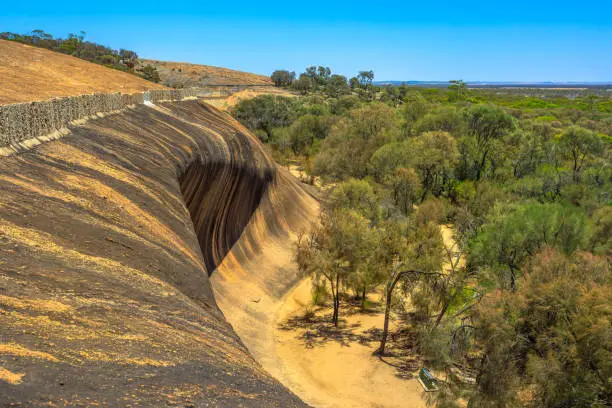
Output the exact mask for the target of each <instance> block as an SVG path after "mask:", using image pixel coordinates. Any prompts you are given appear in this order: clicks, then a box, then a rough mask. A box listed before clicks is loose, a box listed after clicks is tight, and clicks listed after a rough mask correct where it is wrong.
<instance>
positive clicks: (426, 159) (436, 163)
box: [408, 132, 458, 201]
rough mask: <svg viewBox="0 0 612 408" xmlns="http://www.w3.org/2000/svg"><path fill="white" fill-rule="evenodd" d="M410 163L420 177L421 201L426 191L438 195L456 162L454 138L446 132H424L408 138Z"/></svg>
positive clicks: (456, 154)
mask: <svg viewBox="0 0 612 408" xmlns="http://www.w3.org/2000/svg"><path fill="white" fill-rule="evenodd" d="M409 143H410V148H409V149H408V150H409V151H410V152H411V156H412V158H411V160H410V161H411V164H412V166H413V167H414V168H415V169H416V171H417V173H418V174H419V177H420V178H421V185H422V187H423V190H422V195H421V201H423V200H424V199H425V197H426V195H427V193H433V194H434V195H436V196H439V195H440V194H441V193H442V191H443V189H444V187H445V185H446V183H447V182H448V180H449V179H450V177H451V174H452V170H453V168H454V166H455V163H456V162H457V158H458V151H457V144H456V142H455V139H454V138H453V137H452V136H451V135H450V134H449V133H447V132H425V133H423V134H422V135H421V136H419V137H416V138H413V139H411V140H410V142H409Z"/></svg>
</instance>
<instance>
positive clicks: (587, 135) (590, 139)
mask: <svg viewBox="0 0 612 408" xmlns="http://www.w3.org/2000/svg"><path fill="white" fill-rule="evenodd" d="M559 146H560V147H561V151H562V152H563V154H564V155H565V156H566V157H568V158H569V159H570V160H571V161H572V171H573V177H574V181H578V180H579V177H580V172H581V170H582V168H583V165H584V162H585V160H587V159H588V158H589V157H591V156H592V155H595V154H598V153H601V152H602V151H603V142H602V140H601V138H600V137H599V136H598V135H597V134H596V133H594V132H592V131H590V130H588V129H584V128H581V127H579V126H570V127H568V128H567V129H566V130H565V131H564V132H563V133H562V134H561V137H560V138H559Z"/></svg>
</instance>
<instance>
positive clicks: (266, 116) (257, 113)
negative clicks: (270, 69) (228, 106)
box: [232, 95, 296, 139]
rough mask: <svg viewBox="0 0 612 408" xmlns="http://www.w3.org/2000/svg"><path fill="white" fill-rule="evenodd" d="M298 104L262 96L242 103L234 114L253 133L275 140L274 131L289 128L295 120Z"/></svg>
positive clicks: (290, 99) (276, 97)
mask: <svg viewBox="0 0 612 408" xmlns="http://www.w3.org/2000/svg"><path fill="white" fill-rule="evenodd" d="M295 104H296V102H295V101H294V100H293V99H292V98H287V97H283V96H273V95H260V96H257V97H255V98H253V99H245V100H242V101H240V102H239V103H238V104H237V105H236V106H235V107H234V109H233V110H232V114H233V115H234V117H235V118H236V119H238V120H239V121H240V122H241V123H242V124H243V125H245V126H246V127H248V128H249V129H251V130H253V131H262V132H264V133H265V135H266V138H270V139H272V138H273V129H274V128H277V127H283V126H289V125H290V124H291V123H293V121H294V120H295V114H296V106H295Z"/></svg>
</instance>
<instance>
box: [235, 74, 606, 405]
mask: <svg viewBox="0 0 612 408" xmlns="http://www.w3.org/2000/svg"><path fill="white" fill-rule="evenodd" d="M370 74H371V73H370V72H367V71H364V72H362V73H361V74H360V75H358V76H356V77H355V78H353V79H351V80H347V79H346V78H343V77H342V78H338V76H334V75H333V74H332V73H331V71H330V70H329V69H326V68H324V67H316V68H315V67H311V68H309V69H307V70H306V72H305V73H303V74H301V75H299V76H297V79H296V76H295V75H294V74H292V73H289V72H283V73H277V75H276V78H277V80H278V81H277V82H278V84H279V85H282V86H290V87H292V88H293V89H295V90H297V91H299V92H301V93H302V94H303V96H301V97H298V98H283V97H273V96H263V97H258V98H255V99H252V100H250V101H244V102H241V103H240V104H239V105H238V106H237V107H236V108H235V110H234V114H235V115H236V117H237V118H238V119H239V120H240V121H242V122H243V123H244V124H245V125H246V126H248V127H250V128H251V129H253V130H254V131H255V132H256V133H257V134H258V135H259V136H260V137H261V138H262V140H263V141H265V142H266V143H267V145H268V147H269V148H270V149H271V150H272V152H273V154H274V155H275V157H276V158H277V159H278V160H279V161H281V162H282V163H285V164H292V163H293V164H297V165H299V166H302V167H303V168H304V170H305V171H306V172H308V173H309V175H310V176H311V177H310V178H309V180H310V181H311V182H315V181H319V182H321V183H322V184H323V185H327V186H328V188H325V190H324V191H325V192H326V193H324V210H323V213H322V216H321V219H320V220H319V221H317V222H316V223H314V225H313V229H312V231H311V232H309V233H304V234H302V235H300V237H299V240H298V241H299V242H298V245H297V253H296V261H297V263H298V266H299V268H300V270H301V271H302V272H303V273H305V274H309V275H311V276H313V278H314V282H315V287H314V289H313V290H314V292H313V293H314V294H316V298H317V299H321V298H325V296H322V295H321V293H324V292H329V291H331V294H330V295H331V296H330V300H331V301H332V304H333V310H334V312H333V314H332V321H333V323H334V324H338V322H339V320H341V318H342V302H343V299H345V298H346V297H347V296H351V297H355V298H357V299H361V301H362V304H363V305H364V307H366V304H367V302H366V298H367V296H368V294H369V293H372V292H373V291H374V290H377V289H381V288H386V292H385V294H386V295H387V298H388V300H389V302H388V304H389V305H390V307H392V308H395V310H401V311H402V313H401V315H402V316H405V317H404V328H405V330H408V331H409V332H410V333H412V334H413V338H415V339H416V340H415V342H416V344H415V345H414V346H415V347H416V349H417V350H418V352H419V354H420V356H421V358H422V359H423V360H424V362H425V364H426V365H427V366H428V367H431V368H433V369H435V370H437V371H436V372H439V373H444V374H443V375H440V376H439V377H440V378H439V385H440V391H438V392H437V393H434V394H432V396H431V397H432V401H434V402H436V403H437V405H438V406H440V407H455V406H464V405H462V404H464V403H465V401H468V406H471V407H514V406H521V407H570V406H572V407H574V406H575V407H587V406H588V407H594V406H609V402H610V400H611V398H612V385H611V384H612V383H611V379H612V355H611V351H612V340H611V339H612V336H611V335H610V334H611V331H610V328H611V327H612V308H611V306H610V305H612V275H611V274H610V256H611V254H612V252H611V248H612V247H611V244H612V241H611V238H612V234H611V231H612V207H611V206H610V203H611V197H610V193H611V191H612V188H611V187H612V184H611V178H612V168H611V166H610V164H611V163H610V152H611V150H610V141H611V140H612V139H611V137H612V104H611V99H610V97H609V96H605V94H598V93H597V92H590V91H565V93H563V92H560V91H556V90H554V91H545V90H507V91H506V90H472V89H468V88H467V87H466V86H465V84H464V83H463V82H461V81H453V82H452V83H451V84H450V86H449V88H448V89H420V88H410V87H406V86H402V87H390V88H379V87H375V86H374V85H372V79H373V74H371V75H370ZM440 224H452V225H453V228H454V231H455V235H456V241H457V245H456V246H455V247H453V248H448V247H446V246H445V245H444V243H443V239H442V236H441V232H440V227H439V226H440ZM326 288H327V289H326ZM394 290H395V292H394ZM400 293H401V294H402V296H399V294H400ZM404 300H409V301H407V302H404ZM387 345H388V343H387ZM384 346H385V345H384V344H382V347H381V349H379V350H378V351H379V353H385V348H384ZM462 401H463V402H462Z"/></svg>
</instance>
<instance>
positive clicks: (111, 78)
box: [0, 40, 165, 105]
mask: <svg viewBox="0 0 612 408" xmlns="http://www.w3.org/2000/svg"><path fill="white" fill-rule="evenodd" d="M147 89H165V87H164V86H162V85H159V84H155V83H153V82H149V81H145V80H144V79H142V78H139V77H137V76H136V75H132V74H129V73H126V72H121V71H118V70H115V69H111V68H106V67H103V66H101V65H97V64H93V63H91V62H87V61H84V60H82V59H79V58H75V57H71V56H69V55H65V54H61V53H58V52H53V51H49V50H46V49H43V48H36V47H31V46H28V45H25V44H20V43H16V42H12V41H4V40H0V105H4V104H9V103H18V102H29V101H38V100H44V99H49V98H54V97H59V96H73V95H82V94H88V93H110V92H122V93H133V92H139V91H145V90H147Z"/></svg>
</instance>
